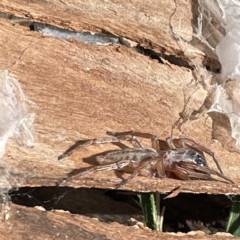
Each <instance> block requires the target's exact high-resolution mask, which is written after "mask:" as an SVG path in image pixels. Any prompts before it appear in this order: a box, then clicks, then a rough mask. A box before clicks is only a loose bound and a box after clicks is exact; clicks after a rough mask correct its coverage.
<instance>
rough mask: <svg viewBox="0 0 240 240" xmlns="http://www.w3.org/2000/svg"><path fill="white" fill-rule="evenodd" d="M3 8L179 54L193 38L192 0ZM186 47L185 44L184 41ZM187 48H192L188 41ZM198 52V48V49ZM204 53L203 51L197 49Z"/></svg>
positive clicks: (4, 4) (5, 4)
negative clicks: (179, 41) (102, 32)
mask: <svg viewBox="0 0 240 240" xmlns="http://www.w3.org/2000/svg"><path fill="white" fill-rule="evenodd" d="M0 11H2V12H9V13H12V14H16V15H17V16H22V17H28V18H30V19H34V20H35V21H41V22H44V23H49V24H52V25H57V26H60V27H63V28H68V29H73V30H76V31H91V32H101V31H102V30H104V31H107V32H110V33H113V34H116V35H117V36H123V37H126V38H128V39H131V40H133V41H136V42H138V43H141V46H143V47H146V48H151V49H155V50H157V51H158V52H160V51H161V52H162V51H164V52H165V53H167V54H175V55H178V54H180V52H182V49H181V48H180V47H179V44H178V43H177V41H176V40H175V39H174V38H173V35H174V34H175V37H176V38H178V39H179V38H182V40H183V41H190V40H191V39H192V25H191V21H192V11H191V1H189V0H187V1H184V0H177V1H163V0H162V1H157V0H150V1H148V2H141V3H140V2H139V3H138V4H136V3H134V2H129V1H119V2H118V1H114V2H112V1H104V2H102V3H99V1H96V0H94V1H91V3H89V2H87V1H84V0H77V1H76V0H66V1H62V0H53V1H51V2H48V1H41V2H36V1H30V2H27V3H25V4H24V6H23V3H22V1H21V0H14V1H11V4H10V3H9V1H7V0H3V1H1V3H0ZM183 46H184V44H183ZM186 47H187V48H186V49H188V50H190V49H192V47H191V45H190V44H186ZM195 51H197V50H196V49H195ZM197 52H198V53H200V52H199V51H197Z"/></svg>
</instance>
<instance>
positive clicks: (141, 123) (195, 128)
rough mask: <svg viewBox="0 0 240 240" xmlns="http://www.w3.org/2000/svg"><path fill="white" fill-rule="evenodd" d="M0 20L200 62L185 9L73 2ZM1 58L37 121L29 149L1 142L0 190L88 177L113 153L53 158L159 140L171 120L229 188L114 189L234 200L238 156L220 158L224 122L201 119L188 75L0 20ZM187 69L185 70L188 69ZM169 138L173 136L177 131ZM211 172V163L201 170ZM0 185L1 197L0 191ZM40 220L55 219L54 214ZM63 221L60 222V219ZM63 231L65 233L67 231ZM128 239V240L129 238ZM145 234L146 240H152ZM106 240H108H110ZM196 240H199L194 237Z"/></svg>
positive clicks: (97, 179)
mask: <svg viewBox="0 0 240 240" xmlns="http://www.w3.org/2000/svg"><path fill="white" fill-rule="evenodd" d="M96 2H98V1H96ZM126 9H127V10H126ZM0 11H3V12H10V13H13V14H16V15H18V16H24V17H30V18H31V19H33V20H35V21H42V22H45V23H49V24H53V25H57V26H60V27H63V28H69V29H73V30H76V31H94V32H100V31H106V32H110V33H113V34H115V35H117V36H124V37H126V38H127V39H131V40H133V41H135V42H137V43H140V44H141V46H143V47H145V48H151V49H153V50H155V51H157V52H162V53H164V54H167V55H175V56H176V57H177V58H178V59H183V60H187V59H188V57H187V54H186V53H189V52H190V53H191V57H192V58H191V60H193V59H194V61H193V62H194V63H197V64H200V63H201V60H202V59H203V58H204V53H203V52H201V51H199V50H198V49H196V48H194V47H193V46H192V45H191V44H190V41H191V39H192V25H191V23H192V16H194V14H195V13H194V7H193V6H192V3H191V1H182V0H181V1H176V2H174V1H168V2H166V1H151V2H148V3H139V4H135V5H134V3H129V2H128V1H126V2H123V1H120V2H117V1H114V2H102V3H101V5H99V4H98V3H95V2H93V1H91V4H89V3H88V2H86V1H80V0H79V1H71V0H69V1H67V0H65V1H51V2H49V1H41V2H39V1H28V2H27V3H26V4H23V3H22V1H20V0H19V1H17V0H14V1H11V3H9V1H7V0H2V1H1V3H0ZM195 20H196V19H195ZM180 23H181V24H180ZM179 24H180V25H179ZM184 53H185V55H184ZM188 56H189V55H188ZM0 57H1V68H2V69H8V70H9V71H10V73H12V74H14V75H15V76H16V78H17V79H18V80H19V82H20V83H21V85H22V87H23V90H24V93H25V94H26V96H27V97H28V98H29V99H30V100H31V101H32V102H33V103H34V104H31V106H29V107H30V108H31V110H32V111H34V112H35V113H36V119H35V123H34V128H35V146H34V147H33V148H26V147H20V146H18V145H17V143H15V142H14V141H11V140H10V141H8V145H7V153H6V154H5V156H4V157H3V161H4V164H5V165H4V166H6V165H7V166H9V171H10V177H8V181H9V182H10V183H11V184H12V186H13V187H14V186H19V187H22V186H55V185H56V183H57V182H58V181H59V180H61V179H63V178H65V177H67V176H68V174H69V173H70V172H72V171H74V170H76V169H82V168H85V167H88V166H89V163H91V159H90V161H89V163H88V162H87V161H85V160H84V158H86V157H88V156H91V155H93V154H97V153H100V152H103V151H106V150H109V149H113V148H114V146H111V145H104V146H94V147H90V148H88V149H83V150H81V151H79V152H76V153H74V154H73V155H72V156H70V157H68V158H66V159H63V160H62V161H58V160H57V157H58V156H59V155H60V154H62V153H63V152H64V151H65V150H67V149H68V148H69V147H70V146H72V145H73V144H74V143H75V142H76V141H77V140H79V139H83V138H94V137H100V136H105V132H106V130H112V131H126V130H131V129H135V130H140V131H144V132H149V133H153V134H156V135H158V136H160V137H161V138H163V139H165V138H166V137H167V136H169V135H170V133H171V129H172V127H173V125H174V123H175V122H176V121H177V120H178V119H179V115H180V120H181V121H180V122H182V123H183V124H182V125H181V124H180V125H179V126H181V134H184V135H185V136H186V137H190V138H192V139H194V140H195V141H196V142H199V143H201V144H203V145H205V146H208V148H209V149H211V150H212V151H213V152H215V154H216V156H217V157H218V159H219V162H220V165H221V167H222V169H223V171H224V173H225V174H226V175H227V176H228V177H230V178H231V179H233V181H235V183H236V184H227V183H223V182H220V181H211V182H209V181H197V180H196V181H178V180H174V179H154V178H152V179H149V178H145V177H136V178H135V179H133V180H132V181H131V182H130V183H129V184H127V185H125V186H124V187H123V188H124V189H127V190H132V191H159V192H169V191H171V190H173V189H174V188H176V187H178V186H181V188H180V189H181V191H182V192H193V193H199V192H202V193H214V194H216V193H218V194H221V193H223V194H229V193H236V194H237V193H238V194H239V193H240V188H239V185H238V183H239V181H240V179H239V174H238V172H239V167H238V162H239V159H238V157H239V153H238V152H237V151H230V150H229V149H230V148H229V144H228V143H229V142H230V141H231V137H230V132H229V125H228V123H229V122H228V120H226V119H224V118H223V117H221V116H220V117H219V114H212V115H208V114H207V113H206V111H207V109H208V107H209V106H210V105H211V103H212V98H211V91H212V88H211V87H206V85H205V84H204V83H203V81H202V78H201V77H200V74H199V72H198V71H197V70H194V71H193V70H191V69H190V68H186V67H181V66H179V65H178V64H177V63H175V64H174V63H173V62H168V61H164V62H165V64H161V63H159V62H158V61H156V60H153V59H150V58H149V57H148V56H144V55H141V54H139V53H137V52H135V51H133V50H132V49H130V48H127V47H125V46H118V45H114V44H112V45H107V46H103V45H90V44H86V43H82V42H79V41H76V40H74V39H71V40H70V41H65V40H61V39H57V38H53V37H49V36H45V35H42V34H40V33H37V32H32V31H29V29H28V28H26V27H22V26H19V25H15V26H13V25H12V24H11V23H10V22H9V21H7V20H3V19H0ZM193 62H192V61H190V60H189V64H190V65H191V64H192V63H193ZM203 71H204V70H203ZM209 116H210V117H209ZM174 133H175V134H176V136H178V134H179V131H177V130H175V132H174ZM213 137H214V138H215V139H218V140H219V141H220V142H217V141H214V140H213ZM3 161H1V162H3ZM210 166H213V163H211V162H210ZM126 176H127V174H124V175H123V177H126ZM120 181H121V179H120V178H119V175H116V173H115V172H113V171H109V172H101V173H96V174H91V175H89V176H87V177H85V178H81V179H74V180H73V181H71V182H67V183H65V185H67V186H73V187H76V188H77V187H89V188H91V187H98V188H109V189H111V188H114V187H115V184H116V183H118V182H120ZM0 184H1V187H5V186H4V183H0ZM15 207H16V206H13V207H12V209H15ZM18 208H20V207H16V209H18ZM14 211H15V210H14ZM16 211H17V210H16ZM21 211H22V212H25V213H24V214H30V215H31V214H33V215H34V214H36V215H38V214H39V212H37V213H36V211H38V210H33V212H32V213H31V211H30V210H29V212H28V210H27V209H25V208H21ZM55 214H56V215H55ZM40 215H41V217H45V218H46V216H48V215H51V217H53V218H58V217H59V218H61V216H62V215H61V214H60V213H56V212H50V213H46V212H41V214H40ZM12 216H14V213H12ZM41 217H40V219H41ZM15 218H17V215H16V216H15ZM71 218H72V219H82V220H81V221H80V222H79V223H76V222H77V221H75V220H71V221H74V223H73V225H74V226H73V227H74V228H76V225H79V226H80V225H81V224H83V222H84V221H85V220H84V219H85V218H84V217H80V216H71ZM22 220H23V219H22ZM16 221H17V220H16ZM29 221H31V219H29ZM29 221H26V222H29ZM43 221H44V220H43ZM49 221H51V220H49ZM56 221H57V222H58V221H60V220H56ZM63 221H67V220H66V218H65V219H63ZM88 221H93V220H91V219H88V220H86V222H87V223H88ZM4 224H5V223H4ZM64 224H66V226H67V227H69V226H68V225H67V224H70V223H64ZM75 224H76V225H75ZM86 225H87V224H86ZM90 225H91V224H90ZM113 225H114V224H113ZM113 225H111V227H112V226H113ZM23 226H25V225H23ZM114 226H116V228H117V227H118V226H117V225H116V224H115V225H114ZM33 228H34V229H35V227H33ZM59 229H60V228H59ZM99 229H100V228H99ZM106 229H107V227H106ZM126 229H127V228H126ZM3 230H4V229H2V231H3ZM6 231H7V230H6ZM31 231H33V230H32V229H31ZM59 231H61V230H59ZM84 231H85V230H84ZM104 231H105V230H104ZM107 231H108V230H106V232H107ZM128 231H129V230H128ZM136 231H140V230H136ZM129 232H131V230H130V231H129ZM3 233H4V232H3ZM113 233H114V231H113V232H112V233H111V234H113ZM149 233H151V232H150V231H148V232H147V234H149ZM18 234H20V235H21V234H23V233H18ZM46 234H50V233H46ZM101 234H105V233H101ZM109 234H110V233H109ZM124 234H125V233H124ZM129 234H130V235H131V237H133V235H134V234H135V233H134V234H133V233H129ZM136 234H139V233H136ZM144 234H145V233H144ZM144 234H143V235H144ZM151 234H153V235H154V236H153V238H152V239H154V237H155V236H156V238H157V237H158V236H160V235H161V234H160V233H151ZM20 235H19V236H20ZM139 235H140V234H139ZM47 236H48V235H46V237H47ZM106 236H108V235H106ZM109 236H110V235H109ZM125 236H126V235H125ZM137 236H138V235H137ZM144 236H145V235H144ZM196 236H197V235H196ZM49 237H50V236H49ZM114 237H116V239H118V236H114ZM171 237H172V236H171ZM94 238H95V237H94ZM109 238H111V239H114V238H113V235H111V236H110V237H109ZM128 238H130V237H128ZM137 238H138V239H139V236H138V237H137ZM200 238H201V239H204V238H203V236H202V235H201V236H200ZM15 239H16V238H15ZM87 239H88V238H87ZM89 239H91V238H89ZM121 239H123V238H121Z"/></svg>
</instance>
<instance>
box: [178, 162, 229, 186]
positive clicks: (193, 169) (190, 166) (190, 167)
mask: <svg viewBox="0 0 240 240" xmlns="http://www.w3.org/2000/svg"><path fill="white" fill-rule="evenodd" d="M179 164H180V166H181V167H183V168H184V169H186V170H187V171H188V172H189V173H191V174H193V176H191V177H194V178H198V177H197V174H205V175H206V176H207V175H208V176H210V174H212V175H216V176H218V177H220V178H222V179H225V180H226V181H228V182H230V183H233V184H234V182H233V181H232V180H231V179H230V178H228V177H226V176H225V175H223V174H222V173H219V172H217V171H215V170H213V169H211V168H209V167H206V166H199V165H197V164H195V163H189V162H180V163H179ZM199 179H205V178H199ZM211 179H213V178H212V177H211Z"/></svg>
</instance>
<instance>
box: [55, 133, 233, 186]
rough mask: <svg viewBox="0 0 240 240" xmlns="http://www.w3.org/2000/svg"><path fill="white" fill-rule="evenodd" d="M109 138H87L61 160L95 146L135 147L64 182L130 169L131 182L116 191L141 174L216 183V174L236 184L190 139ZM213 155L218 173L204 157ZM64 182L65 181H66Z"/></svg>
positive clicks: (126, 135)
mask: <svg viewBox="0 0 240 240" xmlns="http://www.w3.org/2000/svg"><path fill="white" fill-rule="evenodd" d="M107 135H109V137H102V138H94V139H87V140H83V141H81V143H80V144H78V145H75V146H73V147H71V148H70V149H68V150H67V151H66V152H65V153H64V154H62V155H60V156H59V157H58V160H61V159H63V158H65V157H67V156H69V155H71V154H72V153H73V152H75V151H76V150H78V149H81V148H84V147H88V146H90V145H93V144H103V143H117V142H122V141H130V142H131V144H132V145H133V147H132V148H129V147H127V148H124V149H120V150H115V151H111V152H109V153H107V154H106V155H100V156H97V158H96V160H97V162H98V164H99V165H98V166H93V167H90V168H89V169H87V170H85V171H83V172H81V173H78V174H76V175H74V176H72V177H68V178H66V179H64V180H63V181H64V182H66V181H69V180H71V179H72V178H75V177H81V176H85V175H87V174H89V173H92V172H95V171H105V170H122V171H125V169H126V168H127V167H128V168H129V167H130V168H131V169H132V171H131V172H132V174H131V175H130V177H128V178H127V179H125V180H123V181H122V182H121V183H119V184H117V185H116V188H119V187H121V186H123V185H124V184H126V183H128V182H129V181H130V180H131V179H133V178H134V177H135V176H137V175H143V176H149V177H159V178H166V177H167V178H176V179H180V180H190V179H199V180H216V179H214V178H213V177H212V176H211V175H216V176H218V177H220V178H222V179H224V180H226V181H228V182H230V183H234V182H233V181H232V180H231V179H229V178H228V177H226V176H225V175H224V174H223V172H222V169H221V167H220V165H219V163H218V160H217V159H216V157H215V155H214V153H213V152H211V151H210V150H209V149H207V148H205V147H203V146H201V145H200V144H197V143H196V142H194V141H193V140H191V139H188V138H179V139H172V138H171V137H168V138H167V139H166V140H165V141H164V140H161V139H160V138H158V137H157V136H155V135H153V134H149V133H143V132H137V131H127V132H110V131H107ZM137 137H141V138H146V139H150V140H151V143H152V147H144V146H143V145H142V144H141V143H140V141H139V140H138V138H137ZM203 153H205V154H208V155H210V156H211V157H212V158H213V160H214V162H215V164H216V166H217V168H218V170H219V171H215V170H213V169H211V168H209V166H208V164H207V161H206V158H205V157H204V154H203ZM63 181H62V182H63Z"/></svg>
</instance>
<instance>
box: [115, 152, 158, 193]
mask: <svg viewBox="0 0 240 240" xmlns="http://www.w3.org/2000/svg"><path fill="white" fill-rule="evenodd" d="M161 159H162V157H161V156H157V157H150V158H149V157H147V158H146V159H144V160H143V164H141V165H139V166H138V167H137V168H136V169H135V171H134V172H133V173H132V174H131V175H130V177H128V178H127V179H124V180H123V181H122V182H120V183H119V184H117V185H116V189H118V188H120V187H122V186H123V185H125V184H127V183H128V182H130V181H131V180H132V179H133V178H134V177H136V176H138V175H140V173H141V171H144V170H145V169H150V168H151V167H152V166H154V165H156V163H157V162H158V161H161Z"/></svg>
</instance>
